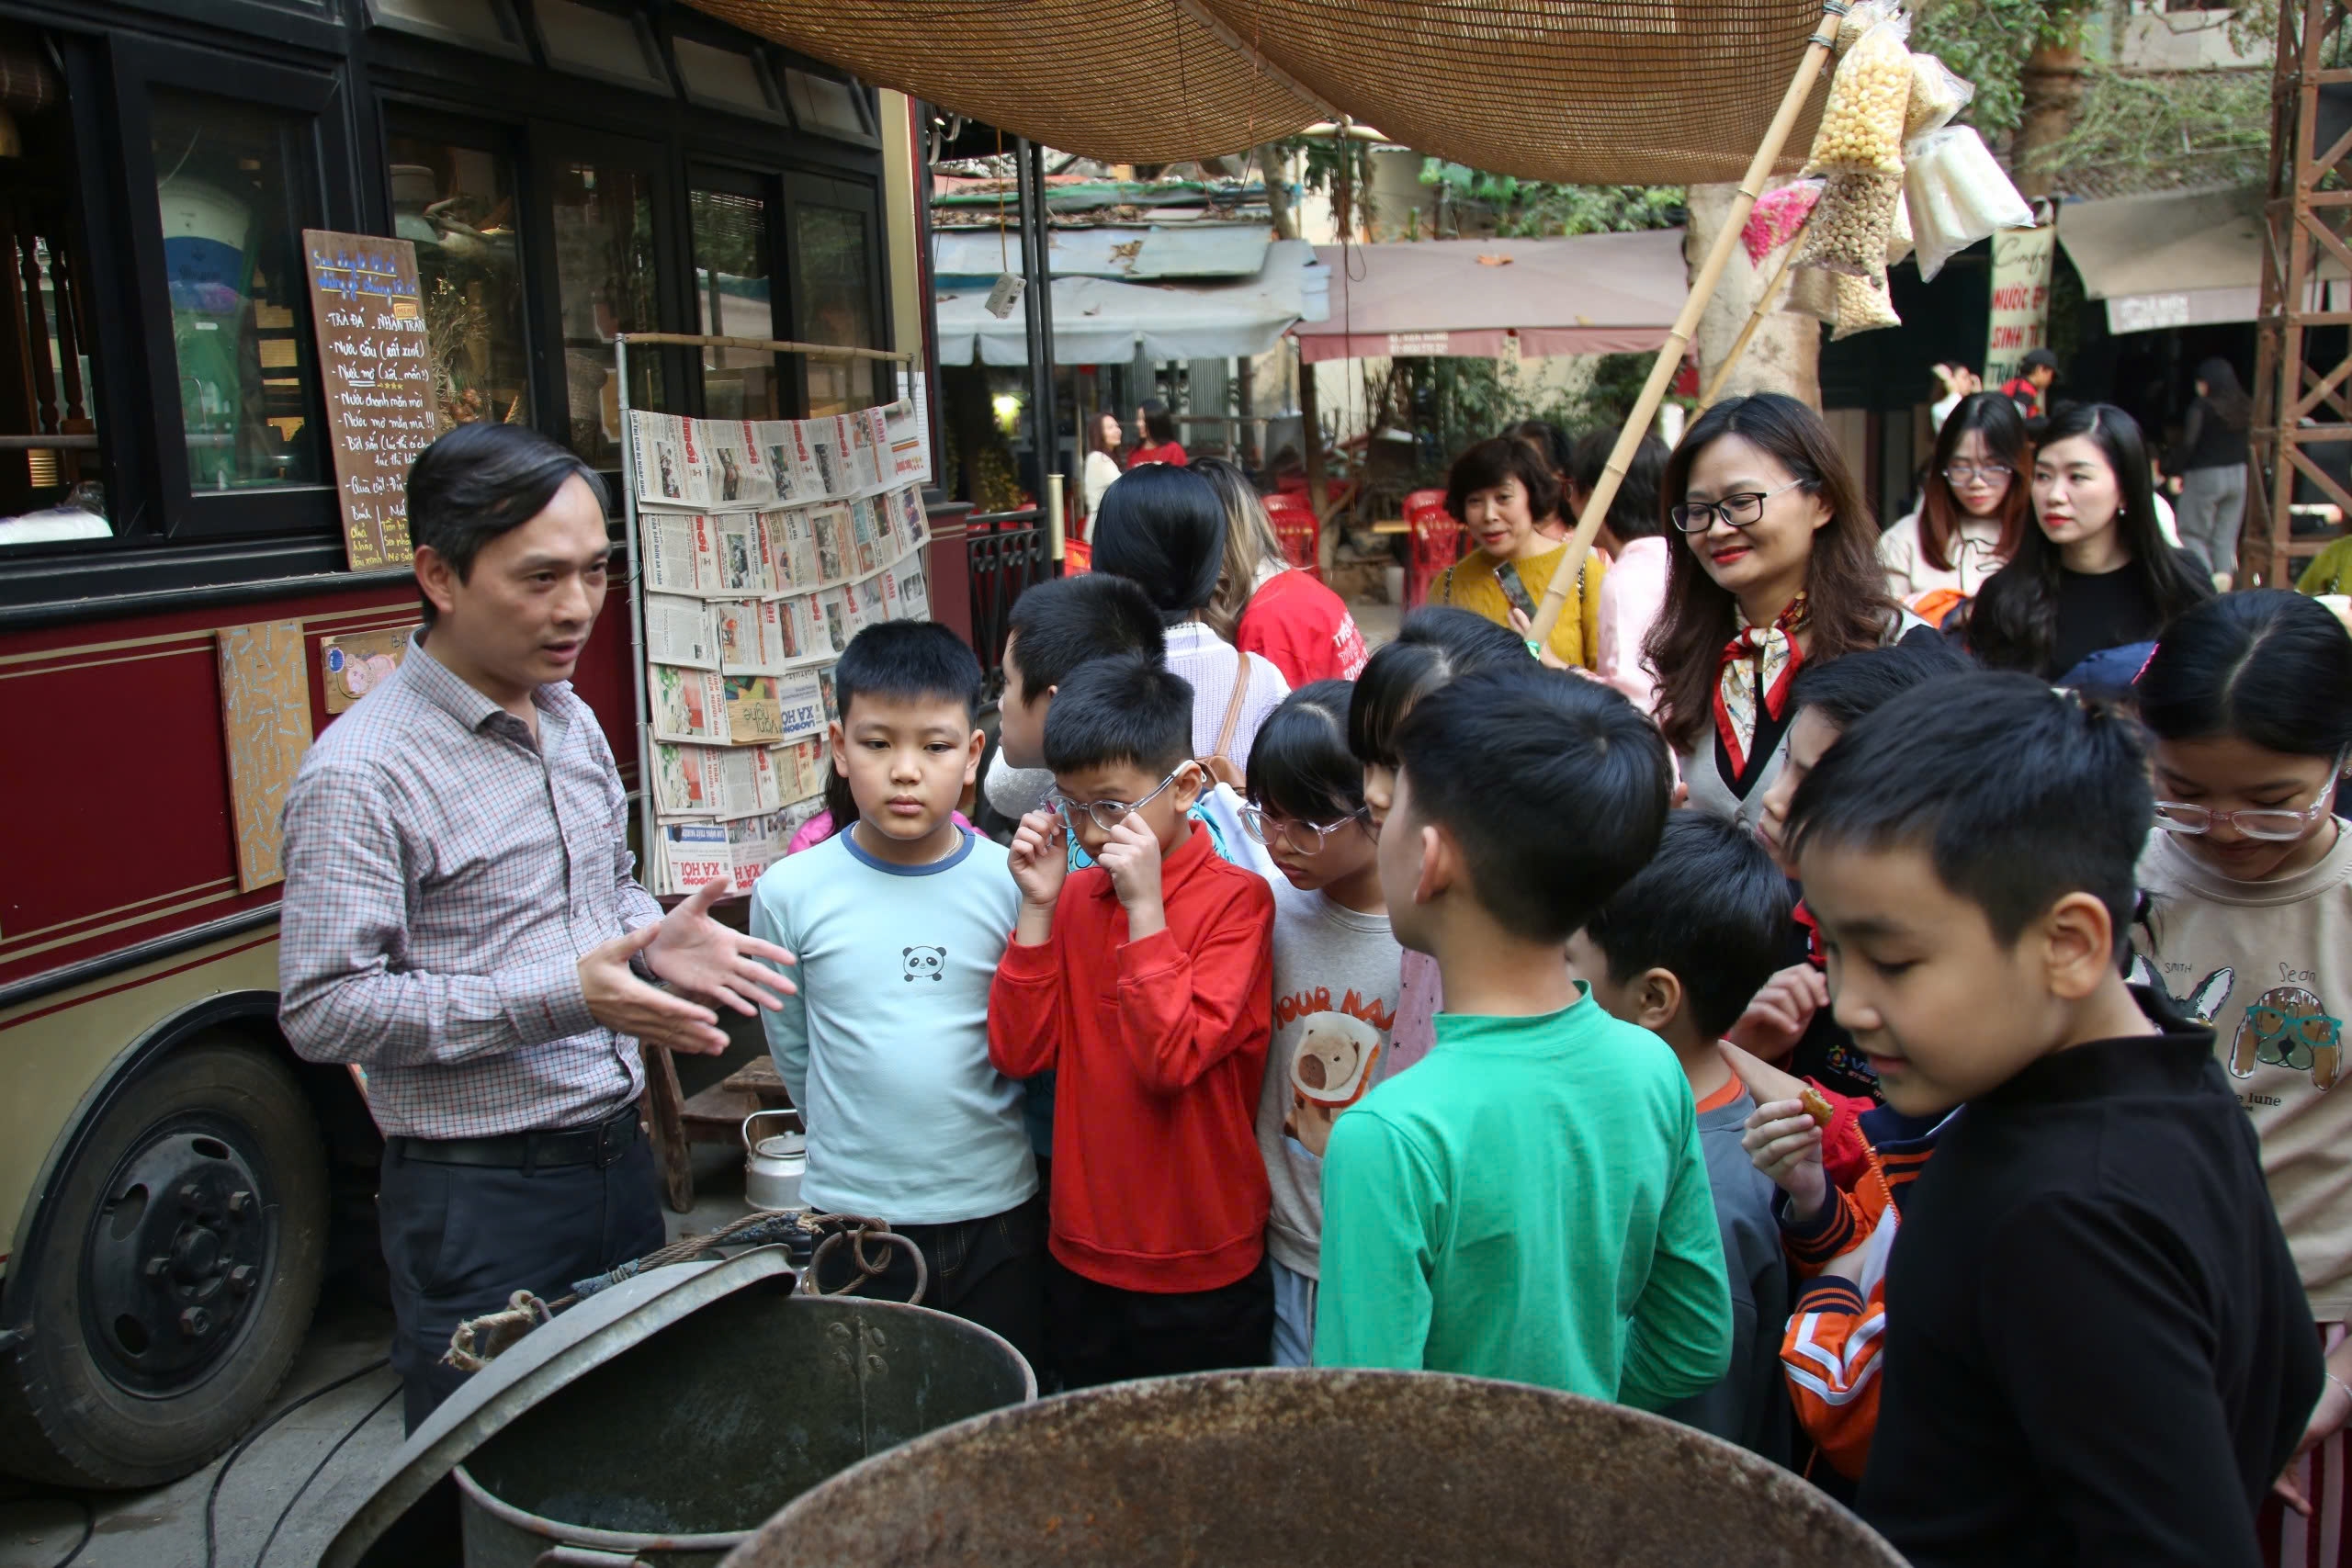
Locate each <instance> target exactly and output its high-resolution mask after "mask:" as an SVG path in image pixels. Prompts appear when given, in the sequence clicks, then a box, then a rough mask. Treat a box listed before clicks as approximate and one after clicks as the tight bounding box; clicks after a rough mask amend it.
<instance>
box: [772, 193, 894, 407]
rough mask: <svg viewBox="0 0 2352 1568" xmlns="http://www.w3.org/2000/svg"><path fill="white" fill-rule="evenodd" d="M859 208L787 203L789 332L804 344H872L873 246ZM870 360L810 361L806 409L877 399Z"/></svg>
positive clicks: (861, 403)
mask: <svg viewBox="0 0 2352 1568" xmlns="http://www.w3.org/2000/svg"><path fill="white" fill-rule="evenodd" d="M867 228H868V225H867V214H866V212H865V210H863V209H858V208H850V207H834V206H830V205H826V204H823V203H820V202H816V201H807V200H803V201H798V202H795V203H794V204H793V208H792V248H793V253H794V255H793V260H794V262H795V263H796V264H797V265H795V266H794V268H793V274H792V289H793V303H794V310H793V333H792V335H793V336H794V337H796V338H797V339H799V340H800V341H801V342H803V343H821V344H831V345H832V346H835V347H840V348H875V347H878V346H880V345H879V344H876V342H875V332H874V265H875V264H874V250H873V244H872V242H871V240H870V238H869V236H868V233H867ZM878 363H879V362H878V361H876V360H871V359H819V358H815V357H810V358H809V360H808V361H807V364H808V367H809V368H808V375H809V414H810V415H811V416H812V417H815V418H822V417H824V416H825V415H827V414H835V413H847V412H850V411H852V410H854V409H862V408H867V407H870V406H871V405H873V404H875V403H876V402H880V401H883V399H882V398H881V397H879V396H878V395H877V394H876V390H875V385H874V383H875V367H876V365H877V364H878Z"/></svg>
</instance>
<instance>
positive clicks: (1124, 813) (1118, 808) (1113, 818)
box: [1046, 761, 1194, 833]
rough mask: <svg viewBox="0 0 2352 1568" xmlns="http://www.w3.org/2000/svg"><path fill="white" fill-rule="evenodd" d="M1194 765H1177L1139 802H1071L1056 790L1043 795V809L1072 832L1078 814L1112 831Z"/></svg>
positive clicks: (1076, 822)
mask: <svg viewBox="0 0 2352 1568" xmlns="http://www.w3.org/2000/svg"><path fill="white" fill-rule="evenodd" d="M1193 765H1194V764H1193V763H1192V762H1189V761H1187V762H1183V763H1181V764H1179V765H1178V767H1177V769H1176V771H1175V772H1174V773H1170V774H1169V775H1168V776H1167V777H1166V778H1164V779H1162V780H1160V781H1159V788H1158V789H1155V790H1153V791H1152V792H1151V793H1150V794H1149V795H1145V796H1144V797H1143V798H1142V799H1141V800H1136V801H1126V800H1072V799H1071V798H1070V797H1069V796H1068V795H1064V794H1063V793H1062V792H1061V791H1059V790H1055V791H1054V792H1053V793H1052V794H1050V795H1046V809H1047V810H1049V811H1051V812H1052V813H1053V814H1054V815H1055V816H1057V817H1058V818H1061V819H1062V826H1063V827H1065V828H1068V829H1069V830H1070V831H1071V832H1073V833H1074V832H1076V831H1078V814H1079V813H1080V812H1081V811H1082V812H1084V813H1085V814H1086V815H1087V816H1088V817H1091V818H1093V820H1094V825H1095V826H1096V827H1097V828H1100V829H1102V830H1103V831H1104V832H1105V833H1108V832H1113V831H1114V830H1116V829H1117V828H1118V826H1119V824H1120V823H1122V822H1124V821H1125V820H1126V819H1127V818H1129V817H1131V816H1133V815H1134V814H1135V813H1136V812H1138V811H1141V810H1142V809H1143V808H1144V807H1147V806H1149V805H1150V804H1151V803H1152V802H1153V801H1155V800H1158V799H1159V796H1160V795H1161V794H1162V793H1163V792H1164V791H1165V790H1166V789H1167V788H1168V786H1169V785H1170V784H1174V783H1175V782H1176V781H1177V779H1178V778H1179V777H1181V776H1182V773H1183V772H1184V770H1185V769H1186V768H1189V767H1192V766H1193Z"/></svg>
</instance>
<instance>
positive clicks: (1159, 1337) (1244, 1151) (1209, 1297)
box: [989, 657, 1274, 1389]
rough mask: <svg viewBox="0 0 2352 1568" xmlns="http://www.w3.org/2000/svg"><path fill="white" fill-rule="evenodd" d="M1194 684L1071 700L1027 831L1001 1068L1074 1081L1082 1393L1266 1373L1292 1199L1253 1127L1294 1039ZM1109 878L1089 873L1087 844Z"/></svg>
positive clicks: (1066, 1232)
mask: <svg viewBox="0 0 2352 1568" xmlns="http://www.w3.org/2000/svg"><path fill="white" fill-rule="evenodd" d="M1192 742H1193V690H1192V687H1191V686H1190V685H1188V684H1187V683H1186V682H1184V681H1183V680H1182V678H1181V677H1178V676H1175V675H1171V674H1170V673H1169V672H1168V671H1164V670H1161V669H1159V668H1158V667H1157V666H1156V665H1154V664H1152V663H1150V662H1148V661H1147V660H1143V659H1140V658H1132V657H1130V658H1123V659H1106V660H1095V661H1093V662H1091V663H1089V664H1086V665H1083V666H1081V667H1080V668H1079V669H1077V670H1075V671H1071V672H1070V673H1069V676H1068V677H1067V678H1066V679H1065V680H1064V681H1063V682H1061V686H1060V690H1059V691H1058V692H1057V694H1056V695H1055V698H1054V704H1053V707H1052V709H1051V711H1050V712H1049V713H1048V714H1047V716H1046V732H1045V754H1046V766H1047V767H1049V768H1051V769H1052V770H1053V773H1054V793H1053V795H1051V796H1049V797H1048V799H1047V802H1046V807H1047V808H1046V810H1043V811H1033V812H1031V813H1029V814H1028V815H1027V816H1025V817H1023V818H1022V819H1021V827H1020V829H1019V831H1018V832H1016V833H1015V834H1014V835H1013V840H1012V851H1011V854H1010V863H1011V868H1012V879H1013V882H1014V883H1015V885H1016V886H1018V887H1019V889H1020V895H1021V907H1020V915H1019V918H1018V919H1017V920H1016V922H1015V924H1014V927H1013V932H1012V946H1011V947H1010V948H1008V949H1007V950H1006V952H1005V955H1004V959H1003V962H1002V963H1001V964H999V965H998V968H997V974H996V982H995V985H994V986H993V987H992V988H991V990H990V992H989V1057H990V1059H991V1060H992V1061H994V1063H995V1064H996V1066H997V1069H998V1070H999V1071H1000V1072H1002V1073H1004V1074H1006V1075H1008V1076H1009V1077H1030V1076H1032V1075H1033V1074H1036V1073H1040V1072H1044V1071H1046V1070H1047V1069H1049V1068H1050V1069H1052V1070H1054V1071H1055V1072H1057V1074H1058V1075H1059V1077H1058V1086H1057V1093H1056V1096H1055V1104H1054V1159H1055V1166H1054V1182H1053V1194H1052V1218H1051V1224H1050V1229H1049V1235H1048V1238H1047V1247H1048V1250H1049V1252H1050V1254H1051V1256H1052V1258H1053V1260H1054V1265H1055V1267H1054V1268H1053V1269H1052V1270H1051V1271H1050V1274H1049V1276H1048V1279H1047V1281H1046V1321H1047V1326H1048V1329H1049V1331H1050V1333H1051V1335H1052V1337H1053V1340H1054V1344H1055V1348H1056V1351H1057V1355H1058V1358H1059V1360H1060V1366H1061V1371H1062V1379H1063V1382H1064V1385H1065V1386H1066V1387H1069V1388H1074V1389H1075V1388H1087V1387H1091V1386H1093V1385H1095V1384H1098V1383H1106V1382H1119V1381H1121V1380H1123V1379H1127V1378H1139V1377H1160V1376H1167V1375H1170V1374H1173V1373H1178V1372H1193V1371H1212V1370H1215V1369H1217V1368H1224V1367H1255V1366H1264V1365H1266V1364H1267V1361H1268V1359H1269V1356H1270V1354H1271V1349H1272V1336H1273V1318H1274V1308H1273V1285H1272V1275H1271V1271H1270V1270H1269V1269H1268V1267H1267V1262H1266V1257H1265V1242H1264V1236H1265V1228H1266V1214H1267V1209H1268V1204H1269V1201H1270V1200H1269V1194H1268V1190H1267V1184H1266V1170H1265V1166H1264V1164H1263V1162H1262V1161H1261V1159H1260V1158H1259V1157H1258V1148H1257V1144H1256V1141H1255V1137H1254V1130H1253V1121H1254V1116H1255V1112H1256V1110H1257V1103H1258V1091H1259V1087H1260V1083H1261V1079H1262V1077H1263V1076H1264V1073H1265V1067H1266V1049H1267V1043H1268V1039H1269V1036H1270V1033H1271V1031H1272V954H1271V951H1270V942H1269V933H1270V931H1271V930H1272V924H1273V895H1272V891H1271V890H1270V889H1269V888H1268V886H1266V883H1265V882H1264V880H1263V879H1261V877H1259V876H1257V875H1256V874H1253V873H1250V872H1248V871H1244V870H1242V869H1241V868H1239V867H1238V866H1234V865H1231V864H1228V863H1226V862H1225V861H1223V860H1220V859H1219V858H1217V856H1216V854H1215V853H1213V852H1212V851H1211V849H1210V844H1209V837H1208V834H1207V833H1206V832H1205V831H1203V830H1199V829H1196V828H1195V827H1194V825H1193V822H1192V821H1191V820H1190V818H1189V817H1188V816H1187V813H1188V812H1189V811H1190V810H1191V808H1192V807H1193V803H1194V801H1196V800H1197V799H1198V798H1199V796H1200V794H1201V792H1202V790H1203V789H1204V787H1205V786H1206V784H1207V783H1208V779H1207V775H1206V773H1205V772H1204V769H1203V768H1202V766H1201V764H1200V763H1199V762H1198V761H1195V760H1193V756H1192ZM1066 838H1069V839H1075V840H1077V842H1078V844H1079V847H1080V848H1081V849H1083V850H1084V851H1085V852H1087V854H1088V855H1089V856H1090V857H1091V859H1092V860H1093V862H1094V864H1093V865H1091V866H1089V867H1087V868H1085V869H1082V870H1079V871H1071V870H1070V869H1069V854H1068V850H1067V846H1066V842H1065V840H1066Z"/></svg>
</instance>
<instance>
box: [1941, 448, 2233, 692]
mask: <svg viewBox="0 0 2352 1568" xmlns="http://www.w3.org/2000/svg"><path fill="white" fill-rule="evenodd" d="M2032 491H2033V511H2034V521H2035V523H2036V524H2037V526H2036V527H2033V528H2031V529H2029V530H2028V531H2027V532H2026V535H2025V536H2024V537H2023V538H2022V539H2020V540H2018V550H2017V554H2016V555H2015V556H2013V557H2011V558H2010V560H2009V564H2008V565H2007V566H2005V567H2003V568H2002V569H2001V570H1999V571H1997V572H1996V573H1994V574H1993V578H1992V580H1991V581H1988V582H1986V583H1985V587H1984V589H1983V590H1982V591H1981V592H1979V593H1978V594H1977V595H1976V603H1975V605H1974V606H1973V609H1972V610H1971V611H1970V612H1969V618H1968V643H1969V647H1970V648H1971V649H1973V651H1974V652H1975V654H1976V656H1977V657H1978V658H1979V659H1981V660H1984V661H1985V663H1987V664H1989V665H1991V666H1992V667H1993V668H1994V669H1996V670H2023V671H2028V672H2029V673H2031V674H2035V675H2039V676H2041V678H2042V679H2043V680H2045V681H2055V680H2061V679H2063V678H2064V677H2065V676H2067V675H2068V674H2070V673H2071V672H2072V671H2074V670H2075V666H2076V665H2078V664H2080V663H2082V661H2083V660H2086V659H2087V658H2089V657H2090V656H2091V655H2092V654H2094V653H2098V652H2101V651H2103V650H2104V649H2111V648H2123V647H2128V646H2134V645H2137V644H2140V643H2144V642H2153V641H2154V640H2155V637H2156V634H2157V633H2158V632H2160V631H2161V630H2163V628H2164V627H2165V625H2166V623H2168V622H2170V621H2171V620H2172V618H2173V617H2174V616H2176V615H2179V614H2180V613H2181V612H2182V611H2183V610H2186V609H2188V607H2189V606H2190V605H2192V604H2202V603H2203V602H2204V601H2206V600H2208V599H2210V598H2211V597H2212V596H2213V591H2212V590H2211V588H2210V587H2208V586H2207V585H2206V582H2205V580H2204V576H2203V574H2202V573H2201V572H2200V571H2199V570H2198V569H2197V563H2196V561H2195V560H2194V559H2193V558H2189V557H2188V556H2186V555H2184V554H2183V553H2182V552H2180V551H2178V550H2176V549H2174V548H2173V547H2171V546H2169V545H2167V544H2165V537H2164V534H2163V532H2162V530H2161V529H2159V528H2158V526H2157V525H2156V505H2155V490H2154V484H2153V482H2152V481H2151V479H2149V473H2148V448H2147V444H2146V443H2145V441H2143V439H2142V437H2141V434H2140V426H2139V423H2138V422H2137V421H2135V420H2134V419H2132V417H2131V415H2130V414H2128V413H2125V412H2123V411H2122V410H2121V409H2120V408H2117V407H2116V406H2115V405H2114V404H2112V403H2074V404H2069V405H2067V406H2066V407H2064V408H2061V409H2060V410H2059V411H2058V412H2056V413H2054V414H2052V415H2051V417H2050V421H2049V425H2048V428H2047V429H2046V430H2044V432H2043V433H2042V438H2041V446H2040V448H2039V449H2038V450H2036V452H2035V453H2034V457H2033V484H2032Z"/></svg>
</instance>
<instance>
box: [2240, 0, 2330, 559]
mask: <svg viewBox="0 0 2352 1568" xmlns="http://www.w3.org/2000/svg"><path fill="white" fill-rule="evenodd" d="M2345 17H2346V7H2345V5H2344V0H2280V3H2279V6H2278V58H2277V62H2276V65H2275V67H2274V72H2273V75H2272V90H2271V130H2270V179H2269V186H2268V189H2267V198H2266V200H2265V202H2264V207H2263V216H2264V221H2263V247H2262V313H2261V316H2260V317H2259V318H2258V321H2257V323H2256V361H2255V378H2254V422H2253V429H2252V443H2251V446H2252V450H2251V463H2252V472H2251V473H2250V474H2249V476H2248V479H2249V483H2248V487H2247V489H2248V495H2247V501H2248V512H2249V513H2252V512H2253V509H2254V506H2255V505H2256V504H2260V505H2263V506H2265V507H2267V526H2265V527H2263V528H2262V529H2261V530H2260V533H2259V536H2258V537H2257V534H2256V528H2255V527H2253V526H2251V525H2249V526H2248V527H2247V528H2246V530H2245V536H2244V537H2243V541H2242V543H2241V544H2240V546H2239V552H2238V565H2239V567H2240V568H2241V569H2242V570H2247V571H2248V575H2249V576H2250V577H2251V578H2254V579H2258V580H2259V581H2262V582H2264V583H2266V584H2267V585H2269V586H2272V587H2281V586H2284V587H2291V586H2293V584H2294V581H2295V576H2296V572H2297V569H2298V567H2299V565H2300V560H2299V558H2302V557H2308V556H2310V555H2312V554H2313V553H2315V551H2316V550H2317V548H2318V547H2320V546H2321V545H2324V543H2326V542H2327V541H2326V539H2324V538H2322V539H2319V540H2317V541H2308V540H2307V541H2301V542H2299V541H2297V540H2296V539H2295V538H2294V536H2293V530H2292V523H2293V519H2294V516H2295V513H2296V511H2297V508H2296V506H2295V504H2294V502H2295V487H2296V481H2297V479H2299V478H2300V479H2306V480H2309V481H2310V482H2311V483H2312V485H2314V486H2316V487H2317V488H2318V490H2319V491H2320V492H2321V493H2322V494H2323V495H2325V496H2326V497H2328V498H2329V499H2330V500H2331V501H2333V502H2335V504H2336V505H2337V506H2340V507H2342V508H2343V509H2344V511H2345V514H2346V517H2347V518H2352V494H2347V493H2346V491H2345V489H2344V487H2342V486H2341V485H2339V484H2337V483H2336V482H2335V480H2334V479H2331V478H2329V477H2328V475H2327V473H2326V472H2325V471H2324V469H2323V468H2321V467H2320V466H2319V465H2318V464H2317V463H2315V462H2313V461H2312V458H2311V457H2310V456H2309V449H2310V448H2312V447H2314V446H2339V445H2341V444H2343V443H2346V442H2352V350H2347V352H2346V353H2345V354H2342V355H2335V357H2334V359H2333V362H2332V363H2324V364H2319V365H2314V364H2312V363H2311V362H2310V359H2309V355H2310V348H2311V344H2310V339H2309V337H2308V335H2307V334H2308V333H2309V332H2310V330H2311V329H2312V328H2314V327H2352V310H2329V309H2328V308H2327V305H2328V299H2327V281H2326V280H2325V279H2324V278H2323V277H2321V276H2320V275H2319V268H2318V266H2317V265H2315V264H2316V263H2317V262H2319V261H2321V260H2322V259H2328V260H2333V261H2335V263H2336V264H2337V265H2341V266H2343V267H2345V268H2346V270H2347V271H2352V244H2347V243H2346V239H2347V224H2352V181H2347V179H2346V176H2345V175H2344V174H2343V173H2341V172H2339V169H2338V165H2339V164H2341V163H2342V162H2343V160H2344V159H2345V157H2346V154H2348V153H2352V128H2347V129H2346V130H2344V131H2343V132H2342V134H2340V135H2336V136H2335V137H2334V138H2333V140H2332V143H2331V144H2329V145H2326V146H2321V145H2318V138H2319V126H2320V112H2321V107H2322V97H2323V89H2325V88H2331V87H2332V88H2336V89H2338V91H2337V92H2336V93H2335V94H2329V95H2327V96H2329V97H2335V98H2341V97H2342V96H2344V93H2343V89H2344V88H2345V86H2346V85H2347V84H2352V66H2346V65H2341V64H2330V63H2328V62H2329V61H2331V60H2336V59H2341V58H2342V57H2343V55H2344V54H2345V52H2346V44H2347V43H2352V37H2347V35H2346V32H2345ZM2329 129H2330V130H2335V129H2336V124H2335V121H2334V119H2333V118H2332V119H2331V124H2330V126H2329ZM2307 420H2308V421H2310V422H2311V423H2304V422H2305V421H2307ZM2301 510H2304V511H2309V510H2311V508H2309V507H2305V508H2302V509H2301ZM2249 524H2251V517H2250V518H2249ZM2244 580H2245V579H2242V581H2244Z"/></svg>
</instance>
